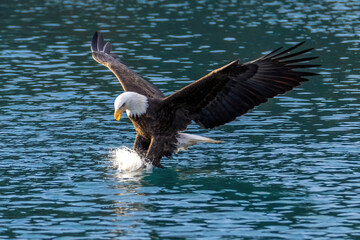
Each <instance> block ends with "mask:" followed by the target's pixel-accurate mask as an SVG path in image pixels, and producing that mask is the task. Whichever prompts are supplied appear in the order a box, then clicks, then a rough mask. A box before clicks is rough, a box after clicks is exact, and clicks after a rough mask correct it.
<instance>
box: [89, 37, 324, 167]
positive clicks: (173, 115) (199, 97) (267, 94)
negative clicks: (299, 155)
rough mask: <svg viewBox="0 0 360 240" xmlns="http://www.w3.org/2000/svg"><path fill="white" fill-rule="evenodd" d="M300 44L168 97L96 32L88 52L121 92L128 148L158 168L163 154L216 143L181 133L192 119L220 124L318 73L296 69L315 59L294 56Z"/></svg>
mask: <svg viewBox="0 0 360 240" xmlns="http://www.w3.org/2000/svg"><path fill="white" fill-rule="evenodd" d="M303 43H304V42H301V43H298V44H296V45H294V46H293V47H290V48H288V49H286V50H283V51H280V49H281V47H280V48H278V49H276V50H274V51H272V52H270V53H269V54H267V55H264V56H262V57H260V58H258V59H256V60H254V61H251V62H247V63H240V62H239V60H235V61H233V62H230V63H229V64H227V65H225V66H223V67H221V68H219V69H216V70H214V71H212V72H210V73H209V74H207V75H206V76H204V77H202V78H200V79H199V80H197V81H195V82H193V83H191V84H189V85H188V86H186V87H184V88H182V89H181V90H179V91H177V92H175V93H173V94H171V95H169V96H165V95H164V94H163V93H162V92H161V91H160V90H159V89H158V88H157V87H156V86H155V85H153V84H151V83H150V82H147V81H145V80H144V79H143V78H142V77H140V76H139V75H138V74H137V73H135V72H134V71H133V70H131V69H130V68H128V67H127V66H126V65H125V64H124V63H122V62H121V61H120V60H119V58H118V56H116V55H115V54H112V53H111V43H110V42H107V43H105V44H104V37H103V36H102V34H100V33H99V32H95V34H94V36H93V38H92V42H91V51H92V57H93V58H94V59H95V61H97V62H98V63H100V64H102V65H104V66H106V67H108V68H109V69H110V70H111V71H112V72H113V73H114V74H115V76H116V77H117V78H118V80H119V82H120V84H121V86H122V88H123V89H124V91H125V92H124V93H122V94H120V95H119V96H118V97H117V98H116V100H115V102H114V108H115V112H114V117H115V119H116V120H118V121H119V120H120V117H121V114H122V113H123V112H124V111H125V110H126V113H127V115H128V117H129V118H130V120H131V121H132V123H133V124H134V127H135V129H136V139H135V143H134V147H133V149H134V150H135V151H136V152H137V153H138V154H139V155H140V156H141V157H143V158H145V159H146V161H148V162H150V163H151V164H152V165H154V166H156V167H160V168H163V165H162V164H161V163H160V160H161V158H162V157H163V156H171V155H172V154H173V153H175V152H177V151H178V150H179V149H187V147H189V146H191V145H194V144H197V143H200V142H207V143H219V142H221V141H217V140H213V139H210V138H206V137H201V136H197V135H193V134H186V133H182V131H184V130H186V129H187V126H188V125H189V124H190V123H191V122H192V121H193V122H195V123H196V124H198V125H199V126H200V127H202V128H207V129H209V128H214V127H217V126H220V125H223V124H225V123H228V122H231V121H233V120H235V118H236V117H238V116H241V115H243V114H245V113H247V112H248V111H249V110H250V109H252V108H254V107H255V106H257V105H259V104H261V103H264V102H266V101H267V100H268V99H269V98H272V97H274V96H276V95H278V94H282V93H285V92H287V91H289V90H291V89H293V88H294V87H296V86H299V85H300V83H301V82H303V81H307V80H308V79H306V78H305V77H307V76H312V75H317V74H316V73H313V72H305V71H297V70H296V69H298V68H305V69H306V68H311V67H316V66H319V65H315V64H309V63H308V62H309V61H311V60H313V59H316V58H317V57H314V56H312V57H300V58H298V56H300V55H302V54H304V53H307V52H310V51H311V50H313V48H310V49H305V50H301V51H297V52H293V50H295V49H296V48H298V47H299V46H300V45H302V44H303ZM294 57H296V58H295V59H294Z"/></svg>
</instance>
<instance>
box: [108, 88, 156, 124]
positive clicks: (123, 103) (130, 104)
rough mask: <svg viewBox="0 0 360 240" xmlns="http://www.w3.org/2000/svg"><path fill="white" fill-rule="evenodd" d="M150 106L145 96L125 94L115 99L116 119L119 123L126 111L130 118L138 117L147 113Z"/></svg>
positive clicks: (131, 93)
mask: <svg viewBox="0 0 360 240" xmlns="http://www.w3.org/2000/svg"><path fill="white" fill-rule="evenodd" d="M148 106H149V103H148V99H147V97H145V96H144V95H141V94H139V93H136V92H124V93H122V94H120V95H119V96H118V97H117V98H116V99H115V102H114V108H115V112H114V117H115V119H116V120H117V121H119V120H120V117H121V114H122V113H123V112H124V111H125V110H126V113H127V115H128V116H129V117H138V116H141V115H143V114H144V113H146V110H147V108H148Z"/></svg>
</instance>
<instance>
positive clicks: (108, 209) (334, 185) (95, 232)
mask: <svg viewBox="0 0 360 240" xmlns="http://www.w3.org/2000/svg"><path fill="white" fill-rule="evenodd" d="M359 7H360V6H359V1H356V0H350V1H337V0H325V1H322V2H315V1H293V0H281V1H275V2H264V1H253V0H248V1H230V0H220V1H210V0H201V1H183V2H181V3H180V2H179V3H169V2H167V1H137V2H132V1H127V2H124V1H116V2H114V1H108V0H101V1H100V0H92V1H72V0H66V1H58V0H45V1H35V0H28V1H20V0H13V1H2V2H0V13H1V15H2V16H6V17H3V18H2V21H0V71H1V81H0V136H1V137H0V238H1V239H27V238H36V239H44V238H50V239H52V238H57V237H59V238H61V237H62V238H67V239H89V238H94V239H104V238H122V239H123V238H124V239H148V238H175V237H178V238H186V237H188V238H206V239H208V238H239V237H244V236H246V237H248V238H271V239H278V238H286V239H288V238H290V239H304V238H308V239H314V238H316V239H329V238H331V239H332V238H335V239H351V238H352V239H356V238H359V237H360V231H359V227H360V225H359V221H358V219H359V218H360V216H359V212H360V209H359V206H360V197H359V196H360V194H359V193H360V188H359V184H358V179H359V172H360V167H359V164H358V162H359V154H360V150H359V145H360V131H359V129H360V123H359V115H360V110H359V109H360V101H359V94H360V84H359V79H360V74H359V59H360V57H359V53H360V51H359V50H360V40H359V39H360V38H359V36H360V27H359V26H360V22H359V19H360V12H359V11H358V9H359ZM96 30H101V31H102V32H103V33H104V35H105V37H106V38H107V39H109V40H110V41H111V42H112V43H113V45H114V46H113V48H114V52H115V53H117V54H118V55H119V56H120V57H121V60H122V61H123V62H124V63H126V64H128V65H129V66H131V67H132V68H133V69H135V70H136V71H137V72H139V73H140V74H141V75H142V76H144V77H145V78H146V79H149V80H150V81H152V82H153V83H155V84H156V85H158V86H159V87H160V88H161V89H162V90H163V91H164V92H165V93H167V94H169V93H172V92H174V91H175V90H177V89H180V88H181V87H183V86H185V85H186V84H188V83H190V82H192V81H193V80H195V79H197V78H199V77H201V76H203V75H205V74H206V73H208V72H209V71H211V70H213V69H215V68H217V67H220V66H222V65H224V64H226V63H228V62H230V61H232V60H234V59H236V58H240V59H241V60H243V61H248V60H251V59H254V58H256V57H259V55H260V54H261V53H265V52H266V51H269V50H272V49H275V48H276V47H278V46H285V47H286V46H289V45H293V44H294V43H296V42H300V41H303V40H306V46H309V47H312V46H314V47H315V48H316V49H315V52H314V54H315V55H319V56H320V58H319V60H318V63H320V64H321V65H322V67H320V68H318V69H317V71H318V72H319V73H321V76H319V77H314V78H312V80H311V81H310V82H307V83H304V84H303V85H302V86H301V87H300V88H297V89H296V90H294V91H292V92H290V93H288V94H286V95H283V96H280V97H278V98H276V99H272V100H271V101H269V102H268V103H266V104H265V105H262V106H259V107H257V108H256V109H254V111H252V112H250V113H249V114H247V115H246V116H243V117H241V118H239V119H238V120H236V121H234V122H232V123H230V124H228V125H226V126H223V127H219V128H216V129H214V130H211V131H208V130H202V129H199V128H198V127H196V126H191V127H190V128H189V133H194V134H200V135H204V136H207V137H211V138H214V139H217V140H223V141H224V143H222V144H219V145H216V146H213V145H211V144H210V145H199V146H194V147H192V148H190V149H189V151H183V152H180V153H179V154H178V155H175V156H174V157H173V158H172V159H166V158H165V159H164V160H163V161H164V164H165V165H166V166H167V167H168V168H167V169H161V170H160V169H151V170H148V171H147V170H140V171H134V172H131V173H129V172H124V171H118V167H119V166H120V165H115V166H114V165H113V161H112V159H117V157H116V151H118V149H119V147H120V146H127V147H131V146H132V145H133V142H134V138H135V130H134V129H133V126H132V125H131V122H130V121H129V120H128V119H127V118H125V119H124V121H122V122H121V123H119V122H116V121H114V120H113V116H112V113H113V109H112V108H113V101H114V99H115V97H116V96H117V95H118V94H119V93H120V92H121V91H122V90H121V88H120V85H119V83H118V82H117V80H116V79H115V78H114V76H113V74H112V73H111V72H110V71H109V70H108V69H106V68H104V67H103V66H101V65H99V64H97V63H96V62H94V61H93V60H92V59H91V55H90V45H89V44H90V39H91V36H92V34H93V33H94V32H95V31H96ZM114 149H115V156H111V157H109V154H113V153H114ZM128 153H129V152H128ZM126 154H127V153H126ZM129 154H130V153H129ZM128 157H129V158H132V157H134V156H133V155H131V154H130V155H129V156H128ZM123 159H127V157H125V158H123ZM135 159H137V158H135ZM137 160H138V159H137ZM125 162H126V161H125ZM135 162H136V161H135ZM138 163H139V162H138ZM135 165H136V164H135ZM121 166H123V165H121Z"/></svg>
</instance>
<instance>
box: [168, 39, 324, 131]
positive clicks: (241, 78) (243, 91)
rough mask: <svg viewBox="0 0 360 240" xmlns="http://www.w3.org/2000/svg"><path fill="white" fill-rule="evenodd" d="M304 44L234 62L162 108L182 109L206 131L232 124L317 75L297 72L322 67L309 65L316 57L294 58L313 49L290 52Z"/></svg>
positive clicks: (197, 83)
mask: <svg viewBox="0 0 360 240" xmlns="http://www.w3.org/2000/svg"><path fill="white" fill-rule="evenodd" d="M303 43H304V42H301V43H299V44H297V45H295V46H293V47H291V48H289V49H286V50H284V51H280V49H281V48H278V49H276V50H274V51H272V52H271V53H269V54H267V55H265V56H262V57H260V58H259V59H257V60H254V61H251V62H247V63H244V64H241V63H239V60H236V61H233V62H231V63H229V64H228V65H226V66H224V67H222V68H219V69H217V70H214V71H212V72H211V73H209V74H208V75H206V76H204V77H202V78H201V79H199V80H197V81H195V82H193V83H191V84H189V85H188V86H186V87H184V88H183V89H181V90H179V91H177V92H175V93H174V94H172V95H170V96H168V97H166V98H164V99H163V104H164V105H163V106H169V107H170V106H171V108H174V109H177V110H183V112H185V113H184V114H185V115H186V116H187V118H188V120H194V121H195V122H196V123H197V124H199V125H200V126H202V127H204V128H213V127H216V126H219V125H222V124H225V123H228V122H230V121H233V120H234V119H235V118H236V117H237V116H240V115H243V114H245V113H246V112H248V111H249V110H250V109H252V108H253V107H255V106H257V105H259V104H261V103H264V102H266V101H267V99H269V98H272V97H274V96H276V95H278V94H282V93H285V92H286V91H289V90H291V89H293V88H294V87H296V86H298V85H300V83H301V82H303V81H307V79H306V78H305V77H307V76H311V75H317V74H316V73H312V72H306V71H305V72H303V71H298V70H297V69H299V68H311V67H316V66H319V65H315V64H308V63H306V62H309V61H311V60H313V59H315V58H317V57H300V58H295V59H293V57H297V56H299V55H302V54H304V53H307V52H310V51H311V50H312V48H310V49H306V50H302V51H298V52H295V53H291V51H293V50H294V49H295V48H297V47H299V46H300V45H302V44H303ZM180 125H181V124H180ZM180 128H182V127H180Z"/></svg>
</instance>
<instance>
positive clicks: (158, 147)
mask: <svg viewBox="0 0 360 240" xmlns="http://www.w3.org/2000/svg"><path fill="white" fill-rule="evenodd" d="M163 151H164V143H163V141H162V140H161V139H160V138H154V137H153V138H152V139H151V143H150V147H149V150H148V152H147V154H146V157H145V159H146V160H147V161H148V162H150V163H151V164H152V165H154V166H155V167H158V168H165V167H164V166H163V165H162V164H161V163H160V160H161V158H162V156H163Z"/></svg>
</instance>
